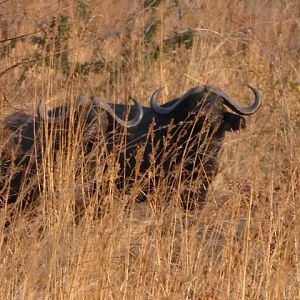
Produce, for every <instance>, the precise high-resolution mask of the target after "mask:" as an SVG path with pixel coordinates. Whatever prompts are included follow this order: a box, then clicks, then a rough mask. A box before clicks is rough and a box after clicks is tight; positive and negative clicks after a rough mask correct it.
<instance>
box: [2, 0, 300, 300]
mask: <svg viewBox="0 0 300 300" xmlns="http://www.w3.org/2000/svg"><path fill="white" fill-rule="evenodd" d="M145 2H149V1H145ZM153 2H159V1H153ZM198 2H199V1H188V2H187V1H182V2H180V3H179V4H177V1H161V3H160V4H159V5H158V3H157V6H156V5H154V4H155V3H154V4H153V6H154V7H152V8H143V6H142V4H141V3H140V2H135V3H134V4H133V3H132V1H125V0H122V1H121V0H120V1H116V2H115V3H114V5H112V4H111V2H109V1H96V2H89V1H87V2H83V1H82V2H76V1H69V2H64V1H50V2H47V4H45V3H44V2H39V1H34V2H28V1H23V2H20V3H18V5H13V4H12V3H8V2H6V3H4V4H0V19H1V20H0V24H1V27H0V28H1V30H0V40H5V39H8V38H11V37H15V36H21V35H23V34H28V33H33V32H37V31H39V33H35V34H34V35H32V36H29V37H26V38H23V39H22V40H17V41H14V42H11V41H6V42H1V43H0V74H2V76H1V77H0V86H1V90H0V104H1V119H3V117H4V116H5V115H7V114H8V113H11V112H13V111H15V110H16V109H22V110H25V111H27V112H29V113H32V114H34V113H35V111H36V105H37V103H38V101H39V99H41V98H47V99H55V101H54V102H56V101H57V103H74V101H75V99H76V97H77V96H78V95H79V94H88V95H99V96H101V97H102V98H103V99H105V100H106V99H107V100H110V101H112V102H119V103H124V102H126V101H127V99H128V95H129V94H132V95H134V96H135V97H137V98H138V99H139V100H140V101H141V102H142V104H143V105H148V99H149V96H150V95H151V93H152V92H153V91H154V90H155V89H157V88H159V87H161V86H163V87H164V94H163V95H162V99H161V101H162V102H163V101H167V100H168V99H170V98H172V97H175V96H179V95H181V94H182V93H183V92H185V91H186V90H187V89H188V88H190V87H191V86H194V85H197V84H203V83H207V82H209V83H212V84H215V85H217V86H219V87H220V88H224V90H225V91H226V92H228V93H229V94H230V95H231V96H232V98H233V99H235V101H236V102H238V103H241V104H246V103H250V101H252V100H251V94H250V93H249V90H248V88H247V87H246V84H248V83H251V84H253V85H255V86H257V88H259V90H260V91H261V93H262V96H263V100H264V104H263V107H262V108H261V110H260V111H259V112H258V113H256V114H255V115H253V116H251V117H248V118H247V123H248V127H247V129H246V130H244V131H241V132H233V133H228V134H227V137H226V139H225V142H224V145H223V148H222V149H223V150H222V153H221V155H220V157H219V166H218V174H217V175H216V177H215V179H214V180H213V183H212V186H211V187H210V190H209V193H208V197H207V203H206V205H205V206H204V207H203V208H202V209H201V210H195V211H184V210H182V208H181V206H180V200H181V199H180V196H179V193H178V192H177V190H178V189H180V188H184V187H182V186H180V184H179V183H178V181H176V180H175V181H174V186H168V185H167V180H166V179H164V178H162V179H161V180H160V181H159V182H158V183H157V189H156V190H155V191H153V192H152V193H151V194H150V195H149V196H148V202H146V203H135V201H134V200H135V199H136V197H137V195H138V194H139V192H140V190H139V189H140V187H141V186H142V184H145V180H144V179H140V178H139V179H137V181H136V182H135V183H134V184H133V187H132V188H131V189H130V190H129V191H127V193H125V192H124V191H123V190H122V189H117V188H116V185H115V181H116V180H117V177H118V173H117V167H118V166H117V164H114V163H115V157H114V153H105V150H103V148H100V147H99V148H98V149H97V150H96V151H95V152H93V153H92V154H91V155H90V156H89V157H85V156H84V155H83V151H82V144H81V141H82V139H81V138H80V137H78V136H77V138H75V140H71V141H66V145H68V146H67V147H66V148H64V149H60V151H59V153H58V154H57V157H56V159H55V162H54V159H53V152H51V151H50V150H51V148H49V152H47V155H46V156H45V157H44V160H43V164H42V165H41V170H40V172H41V173H40V175H41V176H40V180H42V182H43V185H44V189H43V192H42V193H41V196H40V198H39V201H37V203H36V204H35V205H32V206H31V207H30V209H27V210H23V211H15V213H14V214H13V215H12V217H11V218H12V219H11V223H10V226H9V227H7V228H5V226H4V223H5V220H6V218H7V215H8V214H9V210H10V209H11V208H10V207H6V208H3V209H1V211H0V225H1V230H0V249H1V251H0V270H1V272H0V298H1V299H69V298H71V299H299V298H300V293H299V291H300V260H299V259H300V258H299V255H300V250H299V249H300V244H299V236H300V225H299V224H300V222H299V220H300V211H299V209H300V196H299V195H300V183H299V182H300V168H299V165H300V151H299V146H300V145H299V139H300V136H299V134H300V75H299V61H300V60H299V54H300V44H299V38H298V37H299V34H300V27H299V21H298V19H299V10H300V6H299V3H298V2H297V1H286V2H284V1H271V2H270V1H246V2H243V3H241V2H240V1H231V2H230V3H228V4H227V3H225V1H206V2H205V3H204V2H203V3H201V4H199V3H198ZM61 16H63V17H61ZM130 16H131V17H130ZM53 17H56V20H60V21H57V23H56V25H53V26H52V27H51V24H52V23H51V22H53ZM66 17H67V21H65V20H66V19H65V18H66ZM51 20H52V21H51ZM133 20H134V21H133ZM153 21H156V22H154V23H153ZM151 22H152V23H153V24H158V25H156V26H157V27H156V30H154V29H151V28H152V27H151V26H152V25H151V24H152V23H151ZM150 25H151V26H150ZM153 26H154V25H153ZM153 28H154V27H153ZM146 29H147V30H146ZM187 29H193V30H192V32H193V34H192V42H191V41H190V40H187V44H185V43H182V44H178V43H175V44H174V45H172V46H168V45H169V44H168V42H167V41H169V40H168V39H169V38H170V37H171V38H173V39H174V38H175V37H177V36H180V35H179V33H181V32H183V31H184V30H187ZM40 30H42V31H40ZM151 30H153V31H151ZM146 34H148V35H146ZM33 37H38V38H40V39H38V42H37V41H36V40H34V39H32V38H33ZM34 41H35V42H34ZM189 42H191V44H189ZM158 49H159V50H158ZM58 53H59V54H58ZM66 53H67V55H65V54H66ZM37 58H38V59H39V60H37V61H33V60H35V59H37ZM25 60H26V61H27V62H26V63H25V62H24V61H25ZM28 60H32V61H33V62H31V63H28ZM13 65H16V66H15V67H13V68H11V66H13ZM47 138H49V143H48V144H49V145H51V135H50V136H49V137H47ZM4 144H5V137H4V135H2V136H1V149H3V147H4ZM103 151H104V152H103ZM95 161H96V163H94V162H95ZM107 162H108V165H109V167H108V168H107V167H104V166H105V163H107ZM90 164H92V165H96V168H92V170H93V172H91V171H90V169H89V166H90ZM94 173H95V174H94ZM175 175H176V176H180V170H178V173H176V172H175ZM147 176H149V178H150V177H151V174H150V175H149V174H148V175H147ZM150 179H151V178H150ZM150 179H149V180H150ZM92 180H95V182H93V186H94V183H95V186H96V191H95V192H93V193H90V192H89V191H90V189H92V188H93V187H92V184H91V182H92ZM143 180H144V181H143ZM170 195H172V197H170Z"/></svg>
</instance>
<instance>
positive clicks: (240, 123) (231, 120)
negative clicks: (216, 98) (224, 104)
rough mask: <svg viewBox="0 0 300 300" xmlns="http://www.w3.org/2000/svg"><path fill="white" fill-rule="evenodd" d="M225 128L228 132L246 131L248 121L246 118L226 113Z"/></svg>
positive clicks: (224, 116) (224, 118) (224, 117)
mask: <svg viewBox="0 0 300 300" xmlns="http://www.w3.org/2000/svg"><path fill="white" fill-rule="evenodd" d="M223 126H224V127H225V130H227V131H235V130H239V129H244V128H246V120H245V118H243V117H241V116H239V115H236V114H233V113H230V112H225V113H224V115H223Z"/></svg>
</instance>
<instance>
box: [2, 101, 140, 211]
mask: <svg viewBox="0 0 300 300" xmlns="http://www.w3.org/2000/svg"><path fill="white" fill-rule="evenodd" d="M130 98H131V99H132V100H133V101H134V102H135V105H134V107H132V106H127V105H119V109H120V110H121V111H122V115H126V112H127V110H128V109H131V108H133V109H132V111H133V114H135V116H134V117H133V118H132V119H130V120H128V121H126V120H123V119H121V118H119V117H118V116H117V115H116V114H115V113H114V110H113V108H112V107H113V105H112V104H108V103H106V102H103V101H101V100H100V99H99V98H98V97H94V98H93V97H82V96H81V97H79V99H78V101H77V103H76V104H75V105H74V107H71V106H68V105H66V106H60V107H56V108H54V109H52V110H49V111H48V110H46V108H45V103H44V101H40V103H39V105H38V109H37V115H36V116H33V115H28V114H26V113H24V112H20V111H18V112H15V113H13V114H11V115H9V116H8V117H6V118H5V120H4V124H3V127H2V132H1V140H2V143H1V145H0V147H1V149H0V151H1V152H0V153H1V159H0V163H1V164H0V168H1V169H0V207H1V206H4V205H5V204H6V203H7V204H11V203H15V202H16V201H17V199H20V203H21V204H20V205H21V207H24V205H26V204H27V203H29V202H32V201H33V200H34V199H36V198H37V196H38V195H39V193H40V188H41V183H40V182H38V181H39V179H38V176H37V173H39V167H41V164H42V160H43V157H44V155H45V152H46V151H47V150H48V151H49V149H51V150H50V151H52V150H53V152H54V155H55V153H56V152H57V151H58V150H59V149H63V148H64V147H67V143H68V142H69V140H70V139H69V138H68V137H69V136H70V137H71V139H72V138H74V137H77V140H79V141H80V142H81V144H82V146H83V147H84V149H85V152H86V153H89V151H91V150H92V148H93V147H94V146H95V145H96V144H97V145H98V144H99V137H100V139H101V138H103V136H105V135H107V134H108V131H111V130H113V129H114V128H117V126H115V124H118V125H120V126H121V127H125V128H127V129H130V128H133V127H135V126H137V125H138V124H139V123H140V122H141V119H142V117H143V109H142V106H141V104H140V103H139V102H138V101H137V100H135V99H134V98H133V97H130Z"/></svg>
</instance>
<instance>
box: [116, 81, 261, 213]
mask: <svg viewBox="0 0 300 300" xmlns="http://www.w3.org/2000/svg"><path fill="white" fill-rule="evenodd" d="M249 88H250V89H251V90H252V91H253V93H254V95H255V101H254V103H253V104H252V105H250V106H248V107H240V106H239V105H238V104H236V103H235V102H234V101H233V100H232V99H231V98H230V97H229V95H227V94H226V93H225V92H224V91H223V90H221V89H219V88H216V87H214V86H212V85H204V86H201V87H195V88H192V89H190V90H189V91H187V92H186V93H185V94H183V95H182V96H181V97H179V98H176V99H173V100H171V101H170V102H168V103H166V104H164V105H162V106H159V105H158V104H157V97H158V95H159V92H160V89H159V90H157V91H155V92H154V93H153V94H152V96H151V99H150V107H143V110H144V117H143V119H142V121H141V122H140V123H139V124H138V125H137V126H136V127H134V128H129V129H128V132H127V137H126V140H127V144H126V150H125V151H124V154H121V156H120V159H119V161H120V164H121V170H122V172H123V173H122V174H123V175H122V176H121V178H120V182H119V185H121V186H123V187H124V188H125V189H127V188H128V186H132V185H133V184H134V183H135V181H136V179H137V178H141V177H144V179H145V180H144V182H145V186H141V183H139V184H138V185H139V188H140V190H141V193H140V195H139V200H140V201H143V200H144V199H145V197H146V196H147V193H148V191H149V189H150V190H153V189H155V185H156V184H157V183H158V182H159V179H161V178H162V177H163V178H165V177H166V176H167V177H169V178H174V176H173V174H174V172H176V170H177V171H178V170H179V173H180V178H181V180H184V181H185V182H190V181H191V180H198V182H199V185H198V190H197V191H193V193H195V194H197V199H198V200H197V201H196V202H197V203H195V201H194V200H191V201H192V202H191V203H188V202H189V199H182V204H183V206H184V207H186V208H193V207H195V206H199V205H201V204H202V203H204V201H205V197H206V193H207V189H208V186H209V184H210V182H211V180H212V178H213V176H214V172H215V169H216V161H217V157H218V153H219V151H220V148H221V145H222V141H223V139H224V137H225V132H226V131H236V130H239V129H241V128H245V127H246V120H245V118H244V117H242V116H241V115H244V116H248V115H251V114H254V113H255V112H256V111H257V110H258V109H259V107H260V106H261V103H262V100H261V95H260V93H259V91H258V90H257V89H255V88H254V87H252V86H249ZM226 108H229V109H231V110H232V111H233V112H234V113H231V112H229V111H227V109H226ZM115 111H116V113H118V114H121V113H122V106H118V105H117V106H116V108H115ZM146 171H148V172H146ZM177 174H178V173H177ZM177 177H178V176H177ZM182 198H189V197H185V196H183V197H182Z"/></svg>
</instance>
